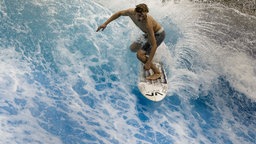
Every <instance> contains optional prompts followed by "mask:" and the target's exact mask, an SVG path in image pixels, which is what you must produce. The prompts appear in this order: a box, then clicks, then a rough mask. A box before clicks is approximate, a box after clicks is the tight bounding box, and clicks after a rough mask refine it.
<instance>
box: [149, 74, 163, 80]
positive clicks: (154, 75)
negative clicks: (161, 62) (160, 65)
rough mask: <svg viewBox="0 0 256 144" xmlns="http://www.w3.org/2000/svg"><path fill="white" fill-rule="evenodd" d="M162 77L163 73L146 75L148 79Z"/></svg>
mask: <svg viewBox="0 0 256 144" xmlns="http://www.w3.org/2000/svg"><path fill="white" fill-rule="evenodd" d="M160 77H161V73H155V74H153V75H151V76H148V77H146V79H147V80H156V79H159V78H160Z"/></svg>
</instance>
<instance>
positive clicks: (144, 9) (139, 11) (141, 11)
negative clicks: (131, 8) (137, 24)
mask: <svg viewBox="0 0 256 144" xmlns="http://www.w3.org/2000/svg"><path fill="white" fill-rule="evenodd" d="M135 12H136V17H137V20H138V21H143V20H145V19H146V17H147V13H148V6H147V5H146V4H144V3H142V4H138V5H136V8H135Z"/></svg>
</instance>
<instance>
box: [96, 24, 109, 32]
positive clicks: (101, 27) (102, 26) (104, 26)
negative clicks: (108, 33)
mask: <svg viewBox="0 0 256 144" xmlns="http://www.w3.org/2000/svg"><path fill="white" fill-rule="evenodd" d="M106 27H107V25H105V24H102V25H101V26H99V27H98V29H97V30H96V32H98V31H99V30H100V29H102V31H103V30H104V29H105V28H106Z"/></svg>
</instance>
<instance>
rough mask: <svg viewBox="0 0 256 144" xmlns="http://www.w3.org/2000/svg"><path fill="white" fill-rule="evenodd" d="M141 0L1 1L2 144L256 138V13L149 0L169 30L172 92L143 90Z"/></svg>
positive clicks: (162, 143)
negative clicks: (137, 20)
mask: <svg viewBox="0 0 256 144" xmlns="http://www.w3.org/2000/svg"><path fill="white" fill-rule="evenodd" d="M139 2H140V1H136V2H135V1H131V0H128V1H124V0H110V1H104V0H92V1H91V0H72V1H63V0H54V1H53V0H44V1H42V0H30V1H27V0H19V1H15V0H0V19H1V21H0V32H1V35H0V66H1V69H0V135H1V140H0V143H1V144H7V143H10V144H24V143H26V144H27V143H31V144H35V143H44V144H52V143H54V144H62V143H63V144H73V143H74V144H78V143H79V144H83V143H84V144H92V143H95V144H98V143H102V144H103V143H104V144H127V143H132V144H135V143H136V144H191V143H192V144H209V143H217V144H223V143H225V144H241V143H242V144H254V143H256V139H255V137H256V95H255V88H256V83H255V81H256V69H255V68H256V62H255V47H256V41H255V36H256V25H255V24H256V18H255V17H253V16H249V15H245V14H242V13H239V12H238V11H236V10H234V9H228V8H225V7H223V6H221V5H204V4H202V5H201V4H193V3H190V2H184V1H182V2H178V3H177V2H173V1H170V2H167V3H164V4H162V3H161V1H153V2H152V1H149V0H148V1H147V0H144V1H143V2H146V3H147V4H148V5H149V8H150V14H151V15H153V16H154V17H155V18H156V19H157V20H158V21H159V22H160V23H161V24H162V25H163V27H164V28H165V31H166V33H167V36H166V39H165V41H164V42H165V44H166V46H167V48H165V49H163V50H161V51H159V54H160V55H162V56H163V57H164V64H165V67H166V69H167V75H168V81H169V90H168V96H167V97H166V98H165V99H164V100H163V101H161V102H158V103H155V102H151V101H149V100H147V99H146V98H144V97H143V96H142V95H141V94H140V92H139V90H138V88H137V80H138V66H139V62H138V60H137V59H136V55H135V54H134V53H132V52H130V50H129V44H130V43H131V42H132V41H133V40H135V39H136V37H137V36H139V34H140V33H138V31H139V30H138V29H137V28H136V27H135V26H134V24H133V23H132V22H131V21H130V20H129V19H128V18H125V17H122V18H119V19H118V20H116V21H114V22H112V23H111V24H109V25H108V27H107V28H106V29H105V30H104V31H102V32H98V33H96V32H95V30H96V29H97V27H98V26H99V25H100V24H102V23H103V22H104V21H105V20H106V19H107V18H108V17H109V16H110V15H111V14H112V13H113V12H115V11H117V10H120V9H123V8H128V7H132V6H134V5H135V4H137V3H139Z"/></svg>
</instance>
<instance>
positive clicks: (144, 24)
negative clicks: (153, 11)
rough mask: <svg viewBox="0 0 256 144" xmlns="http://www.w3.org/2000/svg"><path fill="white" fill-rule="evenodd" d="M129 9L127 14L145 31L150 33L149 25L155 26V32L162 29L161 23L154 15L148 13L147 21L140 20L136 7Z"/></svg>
mask: <svg viewBox="0 0 256 144" xmlns="http://www.w3.org/2000/svg"><path fill="white" fill-rule="evenodd" d="M128 11H129V12H128V13H127V16H129V17H130V18H131V19H132V21H133V22H134V23H135V25H136V26H138V27H139V28H140V29H141V30H142V31H143V32H144V33H148V27H153V31H154V33H156V32H157V31H158V30H160V29H161V25H160V24H159V23H158V22H157V21H155V20H154V19H153V17H152V16H150V15H148V14H147V20H146V21H138V20H137V19H136V16H135V14H136V12H135V11H134V9H129V10H128ZM147 24H148V26H147Z"/></svg>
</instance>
